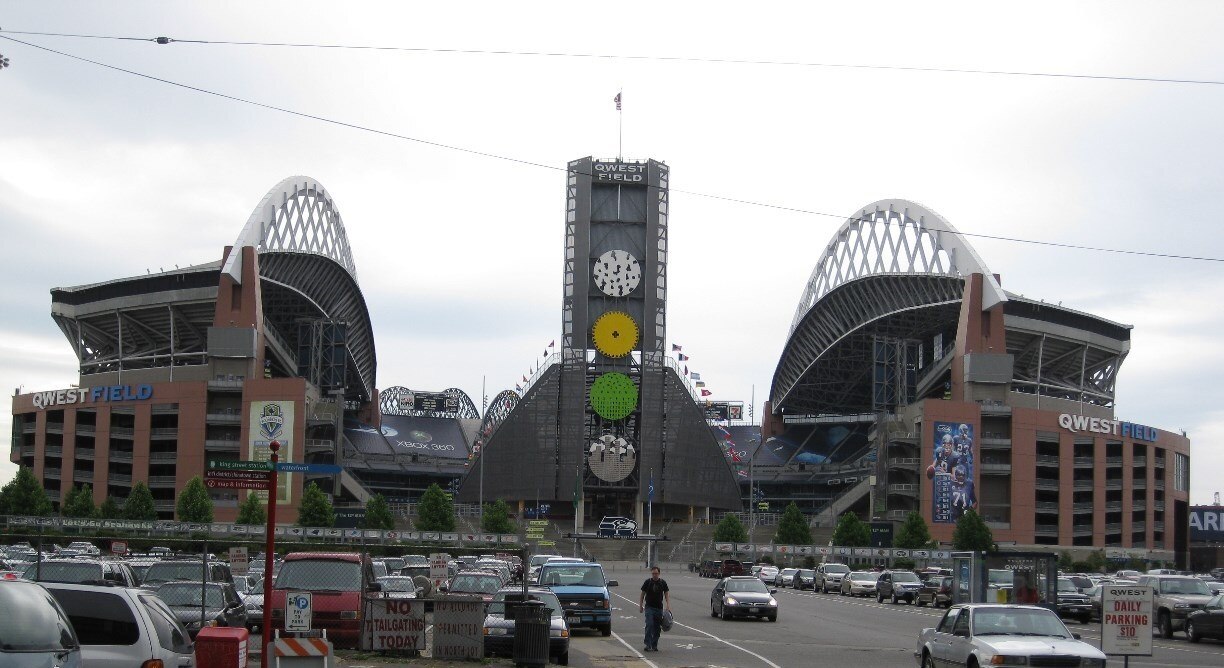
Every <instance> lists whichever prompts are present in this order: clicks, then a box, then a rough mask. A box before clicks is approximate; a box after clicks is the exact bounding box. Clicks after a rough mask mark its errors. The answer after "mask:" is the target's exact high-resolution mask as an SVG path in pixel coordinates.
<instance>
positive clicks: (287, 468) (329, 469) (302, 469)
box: [276, 462, 341, 473]
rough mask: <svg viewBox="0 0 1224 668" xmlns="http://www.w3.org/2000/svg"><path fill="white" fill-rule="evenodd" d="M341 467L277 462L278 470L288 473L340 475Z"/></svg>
mask: <svg viewBox="0 0 1224 668" xmlns="http://www.w3.org/2000/svg"><path fill="white" fill-rule="evenodd" d="M340 469H341V467H340V466H338V465H336V464H298V463H296V462H277V463H276V470H277V471H283V472H286V473H339V472H340Z"/></svg>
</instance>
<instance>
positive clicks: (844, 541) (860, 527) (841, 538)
mask: <svg viewBox="0 0 1224 668" xmlns="http://www.w3.org/2000/svg"><path fill="white" fill-rule="evenodd" d="M833 544H834V545H837V546H839V547H868V546H870V545H871V525H869V524H867V523H866V522H864V521H862V520H860V519H859V518H858V515H855V514H854V513H852V512H850V511H846V513H845V514H844V515H842V516H841V517H840V518H839V519H838V520H837V528H836V529H834V530H833Z"/></svg>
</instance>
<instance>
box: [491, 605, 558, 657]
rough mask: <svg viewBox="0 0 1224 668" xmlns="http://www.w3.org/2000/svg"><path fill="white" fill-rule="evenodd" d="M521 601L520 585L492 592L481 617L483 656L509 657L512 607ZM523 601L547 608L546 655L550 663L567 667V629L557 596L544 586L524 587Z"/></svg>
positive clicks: (512, 618) (512, 638)
mask: <svg viewBox="0 0 1224 668" xmlns="http://www.w3.org/2000/svg"><path fill="white" fill-rule="evenodd" d="M523 600H524V599H523V589H522V588H521V587H513V588H506V589H501V590H499V591H498V592H497V593H495V594H494V595H493V600H492V601H491V602H490V603H489V611H488V614H487V615H486V616H485V620H484V647H485V656H513V654H514V624H515V617H514V612H515V610H514V608H515V606H516V605H517V604H518V603H521V602H522V601H523ZM526 600H528V601H540V602H541V603H543V604H544V605H545V606H546V607H548V610H549V628H548V656H549V657H550V659H551V661H552V663H555V664H557V665H559V666H568V665H569V641H570V628H569V624H568V623H567V622H566V621H565V614H564V611H563V610H562V606H561V601H560V599H558V598H557V595H556V594H555V593H553V592H552V591H550V590H548V589H541V588H537V587H532V588H530V589H528V590H527V598H526Z"/></svg>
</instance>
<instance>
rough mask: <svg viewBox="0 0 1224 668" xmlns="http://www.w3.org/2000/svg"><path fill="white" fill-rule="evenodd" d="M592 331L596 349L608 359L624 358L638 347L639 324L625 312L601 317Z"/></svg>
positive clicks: (609, 313) (612, 312) (610, 312)
mask: <svg viewBox="0 0 1224 668" xmlns="http://www.w3.org/2000/svg"><path fill="white" fill-rule="evenodd" d="M592 330H593V331H592V333H591V334H592V337H591V338H593V339H595V349H596V350H598V351H599V352H600V353H602V354H604V355H606V356H608V357H624V356H625V355H628V354H629V353H631V352H633V349H634V348H636V347H637V342H638V326H637V323H636V322H634V321H633V318H632V317H630V315H629V314H628V313H624V312H623V311H608V312H607V313H605V314H603V315H601V316H599V318H598V319H597V320H595V326H594V327H593V328H592Z"/></svg>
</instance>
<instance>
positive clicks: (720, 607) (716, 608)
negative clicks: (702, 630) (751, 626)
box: [710, 575, 778, 622]
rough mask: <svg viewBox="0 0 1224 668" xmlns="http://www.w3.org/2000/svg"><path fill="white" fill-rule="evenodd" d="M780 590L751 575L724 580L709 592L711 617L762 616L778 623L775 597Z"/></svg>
mask: <svg viewBox="0 0 1224 668" xmlns="http://www.w3.org/2000/svg"><path fill="white" fill-rule="evenodd" d="M777 591H778V590H776V589H770V588H768V587H766V586H765V583H764V582H761V579H760V578H754V577H752V576H751V575H737V576H732V577H728V578H723V579H722V580H719V581H718V584H717V585H714V590H713V591H712V592H710V616H711V617H722V618H723V619H731V618H732V617H760V618H764V619H768V620H769V621H771V622H776V621H778V600H777V599H775V598H774V596H773V595H774V594H775V593H777Z"/></svg>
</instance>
